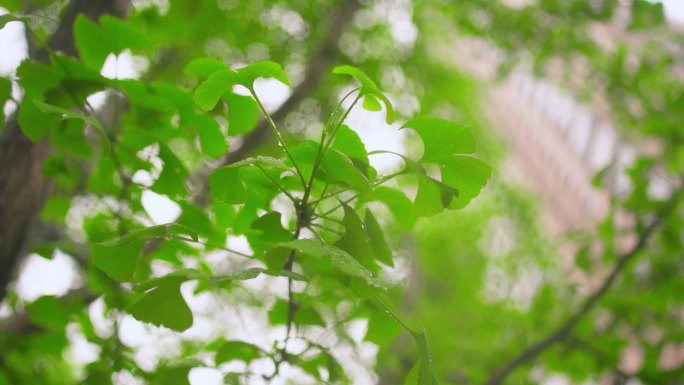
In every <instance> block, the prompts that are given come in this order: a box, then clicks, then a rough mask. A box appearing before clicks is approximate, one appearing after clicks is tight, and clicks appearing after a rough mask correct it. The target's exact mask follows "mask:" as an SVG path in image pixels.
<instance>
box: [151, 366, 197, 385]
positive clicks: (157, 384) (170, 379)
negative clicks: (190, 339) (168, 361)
mask: <svg viewBox="0 0 684 385" xmlns="http://www.w3.org/2000/svg"><path fill="white" fill-rule="evenodd" d="M192 367H193V365H189V364H182V365H178V366H162V367H160V368H157V369H156V371H155V373H154V374H153V375H152V378H151V381H150V385H190V380H189V377H188V376H189V375H190V369H192Z"/></svg>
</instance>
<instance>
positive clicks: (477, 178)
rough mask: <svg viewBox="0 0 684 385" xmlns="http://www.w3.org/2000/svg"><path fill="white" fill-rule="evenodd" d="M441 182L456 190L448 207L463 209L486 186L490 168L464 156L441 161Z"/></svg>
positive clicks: (455, 156) (477, 160) (475, 159)
mask: <svg viewBox="0 0 684 385" xmlns="http://www.w3.org/2000/svg"><path fill="white" fill-rule="evenodd" d="M441 171H442V182H443V183H444V184H445V185H448V186H452V187H454V188H456V189H458V196H457V197H454V199H453V200H452V201H451V203H450V205H449V207H451V208H463V207H465V206H466V205H467V204H468V203H469V202H470V201H471V200H472V199H473V198H475V197H476V196H478V195H479V194H480V192H481V191H482V189H483V188H484V187H485V186H486V185H487V181H488V180H489V178H490V176H491V174H492V168H491V167H490V166H489V165H488V164H486V163H485V162H483V161H481V160H479V159H477V158H473V157H471V156H465V155H454V156H452V157H450V158H448V159H444V160H442V165H441Z"/></svg>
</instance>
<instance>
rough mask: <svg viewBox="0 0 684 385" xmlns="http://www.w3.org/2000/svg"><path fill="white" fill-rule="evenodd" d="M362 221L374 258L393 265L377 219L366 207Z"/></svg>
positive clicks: (389, 250)
mask: <svg viewBox="0 0 684 385" xmlns="http://www.w3.org/2000/svg"><path fill="white" fill-rule="evenodd" d="M364 222H365V225H366V226H365V228H366V233H367V234H368V239H369V240H370V245H371V247H372V248H373V254H374V255H375V258H376V259H377V260H378V261H380V262H382V263H384V264H386V265H389V266H394V262H393V261H392V250H391V249H390V247H389V245H388V244H387V239H386V238H385V234H384V232H383V231H382V228H381V227H380V224H379V223H378V220H377V219H375V216H374V215H373V212H372V211H370V210H368V209H367V210H366V218H365V220H364Z"/></svg>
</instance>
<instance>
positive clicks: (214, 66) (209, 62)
mask: <svg viewBox="0 0 684 385" xmlns="http://www.w3.org/2000/svg"><path fill="white" fill-rule="evenodd" d="M226 69H229V68H228V66H227V65H225V64H224V63H223V62H222V61H219V60H216V59H212V58H208V57H202V58H198V59H193V60H192V61H190V63H188V65H186V66H185V68H184V69H183V73H185V74H187V75H195V76H197V77H199V78H202V79H206V78H208V77H209V76H211V74H213V73H214V72H218V71H223V70H226Z"/></svg>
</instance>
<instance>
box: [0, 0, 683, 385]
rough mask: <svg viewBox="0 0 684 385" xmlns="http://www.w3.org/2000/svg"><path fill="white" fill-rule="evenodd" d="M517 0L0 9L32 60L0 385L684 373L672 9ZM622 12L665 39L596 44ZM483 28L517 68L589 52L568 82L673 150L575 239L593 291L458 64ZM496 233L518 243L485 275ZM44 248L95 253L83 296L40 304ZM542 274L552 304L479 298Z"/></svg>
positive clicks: (0, 154) (1, 262) (18, 144)
mask: <svg viewBox="0 0 684 385" xmlns="http://www.w3.org/2000/svg"><path fill="white" fill-rule="evenodd" d="M511 3H512V2H508V1H497V0H487V1H482V0H469V1H463V2H458V3H449V2H435V1H431V0H425V1H421V0H416V1H412V2H406V1H403V0H373V1H363V2H359V1H356V0H336V1H326V2H321V1H308V0H294V1H286V0H282V1H265V0H254V1H250V2H239V1H223V0H222V1H217V0H170V1H130V0H71V1H61V0H60V1H49V0H40V1H18V0H0V7H3V8H4V9H6V10H7V11H8V12H9V13H8V14H4V15H0V26H2V27H3V28H4V27H6V26H10V27H12V28H14V29H19V28H23V31H24V33H25V36H24V40H25V41H26V42H27V47H28V49H27V56H28V58H27V59H26V60H23V61H22V62H21V63H19V65H18V66H17V68H16V70H15V71H14V72H13V73H12V74H10V75H8V76H7V77H0V103H1V104H2V105H4V106H5V108H4V109H3V111H2V123H3V124H2V131H1V132H2V140H0V180H1V181H2V182H1V183H0V229H1V230H2V231H0V298H2V299H3V302H2V304H3V305H2V307H0V346H1V347H2V349H0V384H3V383H8V384H26V383H41V384H65V385H66V384H74V383H84V384H110V383H113V384H117V385H118V384H143V383H150V384H182V385H187V384H189V383H190V382H192V383H193V385H195V384H197V383H202V382H203V380H200V379H198V377H197V376H196V374H197V373H199V372H200V371H201V370H202V369H206V368H211V373H213V374H214V375H216V374H217V373H218V374H219V376H220V378H219V379H218V380H216V381H214V382H215V383H221V382H223V383H227V384H262V383H273V384H277V383H288V381H289V382H290V383H297V384H299V383H346V382H355V383H363V384H365V383H372V382H374V381H376V382H379V383H380V384H382V385H385V384H392V385H393V384H397V383H404V382H406V383H409V384H414V383H418V384H430V383H435V382H439V383H478V384H479V383H483V384H490V385H495V384H501V383H541V382H543V381H545V378H547V377H548V376H550V375H554V374H555V373H558V374H562V375H564V376H567V377H568V378H569V379H570V380H572V381H574V382H577V383H582V382H584V381H594V380H595V381H598V379H599V378H600V376H603V378H604V380H605V379H606V378H609V379H610V378H612V379H613V380H615V381H618V380H622V379H627V378H632V379H639V380H642V382H647V383H664V384H671V383H677V382H676V381H677V380H678V378H681V376H682V370H684V367H682V365H681V363H679V364H678V363H677V362H676V360H675V361H672V357H675V358H676V354H670V355H669V356H667V355H665V354H664V353H666V352H670V353H671V352H672V351H676V349H677V347H676V346H677V344H678V343H681V338H682V336H681V330H682V328H681V319H680V316H679V315H678V314H679V313H678V312H680V310H679V309H681V307H682V299H681V295H679V293H680V292H681V290H682V285H681V279H679V278H680V275H681V266H680V265H681V263H679V262H678V261H679V259H678V257H679V256H680V254H681V250H682V245H681V239H680V238H681V237H678V236H677V234H680V233H681V228H682V227H681V226H682V221H681V215H677V214H680V213H681V200H682V193H681V175H680V174H681V168H682V165H681V164H682V156H681V132H680V130H679V126H681V124H679V123H681V116H679V115H680V114H677V113H673V111H679V110H680V109H681V108H680V107H681V100H682V98H681V97H680V93H681V84H680V83H681V82H680V81H679V80H678V78H677V75H676V74H677V73H678V72H677V63H681V60H678V59H679V56H677V55H678V53H677V50H674V52H673V50H672V49H671V47H672V46H673V45H672V44H671V43H672V42H676V41H678V38H677V37H676V36H674V37H673V36H671V35H666V34H664V33H660V32H663V31H664V29H663V28H662V27H661V26H660V23H662V21H663V17H662V16H663V15H662V5H660V4H657V2H655V3H652V2H647V1H642V0H634V1H632V2H631V3H632V4H628V5H631V8H630V12H631V14H630V15H628V16H631V19H630V20H627V21H626V24H624V23H622V22H623V21H624V20H622V19H623V18H624V16H625V15H626V13H624V12H622V11H620V12H617V11H616V9H617V7H618V6H619V4H625V2H618V1H616V0H603V1H594V0H577V1H572V2H562V1H556V0H541V1H538V2H525V4H522V3H519V2H518V3H519V4H518V5H516V6H510V4H511ZM618 3H619V4H618ZM628 8H629V7H628ZM57 15H58V16H57ZM614 19H615V20H614ZM617 19H620V20H617ZM621 20H622V21H621ZM614 21H615V22H616V23H615V24H614V25H613V24H611V25H612V27H613V28H614V29H615V30H616V31H620V33H627V34H630V35H629V36H641V35H638V34H641V33H644V35H643V36H646V37H648V39H644V40H646V41H647V42H648V43H647V44H644V46H643V47H642V46H637V47H632V46H631V45H630V42H629V41H627V40H626V41H622V40H620V38H619V37H616V39H617V40H616V42H618V44H617V45H616V47H619V49H617V50H615V51H613V50H609V49H606V48H605V47H603V46H601V45H599V44H597V43H596V42H594V41H593V40H592V37H591V36H590V35H591V34H590V33H588V31H594V30H595V29H597V28H595V27H597V26H601V25H602V24H605V23H613V22H614ZM623 27H624V28H623ZM8 29H9V28H8ZM598 29H600V28H598ZM621 29H624V31H621ZM644 29H646V30H647V31H646V32H644V31H643V30H644ZM3 32H4V31H3ZM631 34H634V35H631ZM463 36H475V37H477V38H480V39H486V40H487V41H489V42H490V43H492V44H493V45H494V46H496V47H498V49H500V50H501V51H500V53H505V55H506V56H505V58H506V60H505V61H504V62H503V63H502V66H501V67H500V70H501V71H500V73H501V74H502V75H504V74H505V73H506V71H510V70H512V69H513V68H515V66H516V64H517V63H519V61H517V60H516V58H521V57H522V58H529V59H531V63H530V64H533V68H534V70H535V71H536V73H537V74H542V73H544V70H545V66H546V65H547V64H548V63H550V62H553V64H558V60H557V59H559V58H561V59H562V60H561V62H562V63H561V64H563V63H565V64H566V65H567V67H569V69H568V68H565V67H564V66H563V65H561V66H560V68H565V69H566V70H568V73H570V72H569V71H570V70H572V69H573V68H575V67H573V65H574V64H576V63H578V62H582V63H584V62H586V63H585V64H587V66H588V68H590V71H589V74H588V77H587V79H590V80H589V81H586V82H584V83H583V84H581V85H580V89H579V90H578V89H574V88H572V87H570V88H571V89H572V91H573V92H576V93H578V94H582V93H592V94H593V93H594V92H596V91H598V92H596V93H597V94H599V99H600V98H601V97H604V98H606V99H608V103H609V104H610V107H611V110H610V113H612V114H614V115H615V117H616V119H617V121H618V122H619V123H620V125H622V126H623V127H624V131H625V136H626V137H630V138H632V137H633V138H634V139H635V140H638V139H637V138H640V136H638V135H636V134H641V135H643V136H647V137H648V138H649V143H651V144H652V143H655V144H656V145H655V146H654V147H657V148H659V150H657V151H656V152H657V155H653V153H650V154H641V155H639V156H638V157H637V160H636V161H635V162H634V164H633V165H632V167H631V168H629V169H628V171H627V172H626V173H625V175H624V177H625V178H626V179H628V180H629V181H630V182H631V184H632V186H633V188H632V190H631V191H629V192H628V193H625V194H624V195H623V196H615V197H612V200H611V205H612V207H613V209H612V210H611V213H610V215H609V216H608V217H607V218H606V219H605V220H604V221H603V222H602V223H601V224H600V225H599V226H598V228H597V229H595V231H593V232H590V233H580V234H574V238H573V239H572V242H573V244H576V245H577V246H578V249H579V252H578V254H577V257H576V261H577V264H578V267H579V268H581V269H582V271H583V272H584V273H586V274H587V276H591V277H594V278H596V279H597V282H598V286H597V288H596V290H595V291H590V292H589V293H585V291H586V289H587V288H583V287H577V285H575V284H573V283H572V282H569V280H568V275H569V274H568V272H567V271H565V270H563V269H560V268H558V266H557V264H558V261H559V260H561V258H560V257H559V256H558V255H557V254H558V253H557V247H556V244H555V243H554V241H555V240H553V239H550V238H549V237H548V234H547V233H545V232H544V231H543V229H540V226H539V223H538V221H537V213H538V207H537V206H538V205H537V202H536V199H535V196H534V194H531V193H530V192H529V191H527V190H525V189H524V188H520V187H519V186H517V185H516V184H515V183H512V182H511V181H510V180H509V175H508V172H507V170H508V167H507V166H508V165H507V164H505V151H504V147H505V146H504V145H503V143H501V141H500V140H499V139H498V138H497V135H496V134H495V131H494V130H491V129H490V127H489V126H488V125H487V122H486V119H484V118H483V116H482V111H481V108H480V106H479V105H478V100H479V99H480V98H479V96H480V95H481V94H482V93H483V90H485V89H486V86H487V85H486V84H481V83H480V82H475V81H473V80H472V79H469V78H468V77H466V76H464V75H463V74H462V73H461V72H459V70H458V69H457V68H456V66H455V64H460V63H454V60H453V57H452V55H451V50H458V49H461V47H462V46H461V45H460V44H461V41H460V40H459V39H460V38H461V37H463ZM654 37H655V38H654ZM452 39H455V40H452ZM636 40H639V39H636ZM454 42H456V43H458V44H453V43H454ZM3 48H4V47H3ZM9 49H12V48H9ZM525 51H528V52H525ZM126 62H130V63H128V65H127V64H126ZM131 63H132V64H131ZM347 64H348V65H347ZM127 66H128V67H132V68H134V69H135V70H136V71H134V72H136V73H137V74H136V75H135V76H128V75H126V76H120V75H122V73H123V72H125V71H121V73H117V72H119V70H122V69H125V67H127ZM549 67H552V69H556V70H557V69H558V68H559V67H558V66H549ZM129 69H130V68H129ZM581 87H584V89H582V88H581ZM587 89H588V91H590V92H587ZM602 92H603V94H601V93H602ZM276 94H280V95H281V96H283V98H284V99H280V100H278V102H274V95H276ZM359 116H362V120H366V121H363V122H361V121H359V119H358V117H359ZM376 118H377V119H376ZM388 122H394V123H391V125H390V124H389V123H388ZM361 123H365V124H361ZM364 132H365V134H366V135H368V132H371V133H373V134H374V135H376V136H382V138H381V140H379V142H380V144H382V146H378V145H377V144H378V143H373V146H371V145H370V143H369V142H368V141H366V140H365V139H366V137H365V136H364ZM378 133H382V134H378ZM473 133H474V134H473ZM362 137H363V139H364V140H361V138H362ZM475 138H477V149H476V146H475V142H476V141H475ZM397 142H402V143H403V144H404V145H405V146H404V150H398V149H397V146H396V143H397ZM393 144H394V145H393ZM385 145H386V146H385ZM377 159H393V161H394V162H395V164H396V167H395V168H393V169H384V168H381V167H379V166H377V165H378V162H376V161H377ZM480 159H484V160H486V161H487V162H486V163H489V164H491V165H492V166H493V170H495V171H496V170H501V172H499V175H498V176H499V177H497V178H491V175H490V174H491V173H492V172H495V171H492V168H490V166H488V165H487V164H486V163H485V162H483V161H482V160H480ZM559 167H562V166H559ZM490 178H491V179H492V180H490ZM654 178H657V179H660V180H664V181H665V182H666V184H667V185H668V186H669V189H668V191H667V192H669V193H670V194H665V195H667V196H660V197H658V196H652V195H651V190H652V189H651V187H652V185H653V183H652V182H653V180H654ZM605 179H606V173H605V171H604V172H603V173H600V174H599V175H597V176H596V178H595V181H596V183H597V185H599V184H600V182H601V181H602V180H605ZM485 185H487V188H486V189H484V190H483V187H484V186H485ZM481 191H484V194H482V195H478V194H481ZM570 193H571V192H568V194H570ZM476 197H477V199H475V198H476ZM151 200H152V201H154V202H156V203H160V202H162V203H164V204H165V206H164V208H162V209H151V205H150V201H151ZM454 209H456V210H454ZM159 214H164V215H159ZM625 214H627V217H628V218H630V221H628V222H629V223H627V224H625V223H623V222H624V221H622V219H624V217H625ZM160 217H165V218H164V219H160ZM499 227H508V228H510V227H513V233H514V235H515V242H514V244H513V246H511V249H510V250H508V253H506V254H505V255H499V256H498V257H497V258H489V257H490V255H489V254H490V253H489V251H488V250H487V247H486V246H487V245H488V244H489V243H490V241H492V242H493V240H492V238H496V237H497V236H498V235H499V230H500V229H499ZM632 241H633V242H632ZM25 257H28V258H27V260H28V264H27V265H26V266H23V267H22V266H21V261H22V260H24V258H25ZM39 258H44V259H48V260H49V259H52V262H50V263H53V262H59V260H64V259H65V258H66V259H67V260H69V261H71V263H73V264H74V270H75V273H76V274H75V276H76V279H75V280H74V282H72V286H71V289H70V290H69V291H66V292H63V293H56V294H55V293H41V294H43V295H39V296H36V297H31V296H27V295H26V293H25V290H24V289H25V287H26V286H27V285H28V286H32V285H34V284H35V286H40V285H39V283H40V282H28V283H27V281H29V280H30V274H26V273H25V271H27V270H30V267H31V265H32V264H36V262H35V261H36V260H39ZM495 259H496V260H495ZM635 261H638V263H636V262H635ZM42 262H44V261H42ZM44 263H48V262H44ZM530 266H531V267H532V270H534V269H535V268H536V269H539V270H542V271H543V273H541V274H539V275H540V276H542V278H540V279H541V283H540V285H539V287H538V290H536V291H535V292H533V293H531V298H530V300H529V307H527V308H521V307H518V306H515V304H512V302H513V301H510V300H507V299H502V300H494V301H493V300H491V298H487V296H486V295H484V294H483V293H485V294H486V292H487V290H488V288H489V287H490V286H492V285H494V286H496V285H499V284H502V282H501V281H506V282H509V281H512V280H513V281H515V280H516V279H517V280H520V281H525V280H526V279H528V278H529V276H524V275H523V276H522V278H521V277H520V276H519V274H518V273H519V272H520V271H524V270H525V269H526V268H528V267H530ZM492 270H496V271H498V272H503V273H502V275H497V276H490V275H489V272H490V271H492ZM57 274H61V270H60V271H59V272H58V271H57V270H55V273H54V275H57ZM532 278H533V280H534V279H536V277H532ZM524 283H526V282H524ZM502 285H503V286H505V282H504V283H503V284H502ZM532 286H533V285H532ZM201 304H204V305H205V307H204V308H203V307H202V306H200V305H201ZM131 329H133V331H135V329H138V330H142V331H143V332H142V333H143V334H144V335H143V334H141V333H139V334H138V335H137V338H131V336H130V333H131ZM213 329H216V330H213ZM207 330H209V332H207ZM203 333H204V334H203ZM207 334H208V335H207ZM658 335H659V336H660V337H659V338H658V337H657V336H658ZM155 336H161V337H160V339H159V340H151V339H148V338H154V337H155ZM654 336H655V337H654ZM162 337H163V338H167V339H168V340H171V341H173V343H171V344H166V343H165V341H162V340H161V338H162ZM84 341H86V342H84ZM150 341H155V342H150ZM84 344H85V345H86V346H88V347H89V348H90V349H91V350H94V353H92V354H91V355H90V357H89V358H88V359H87V360H85V362H83V361H79V359H77V357H74V355H73V350H74V349H76V348H77V347H79V345H80V346H81V347H82V346H83V345H84ZM148 345H151V346H148ZM169 345H170V346H169ZM635 347H636V349H637V350H638V349H641V350H640V351H641V352H643V354H644V356H645V359H644V363H643V365H642V367H641V368H640V369H639V370H638V371H634V372H625V371H623V369H622V366H621V360H622V357H623V352H625V351H628V352H630V353H631V352H633V351H634V350H635ZM146 349H151V350H155V353H156V354H155V355H154V358H153V359H150V358H149V357H145V356H144V354H143V353H145V352H144V351H145V350H146ZM663 356H667V357H670V358H671V362H669V363H668V362H665V363H666V364H667V365H664V366H663V365H661V362H660V361H661V360H662V359H661V357H663ZM668 365H669V366H668ZM369 371H372V372H374V374H370V373H367V372H369ZM193 376H195V377H193Z"/></svg>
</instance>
